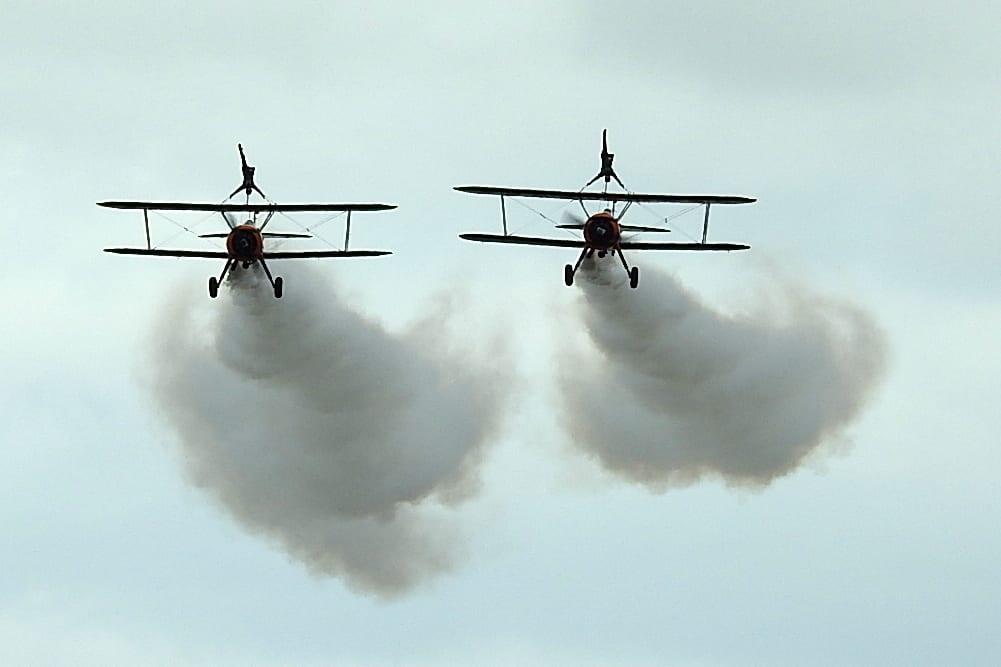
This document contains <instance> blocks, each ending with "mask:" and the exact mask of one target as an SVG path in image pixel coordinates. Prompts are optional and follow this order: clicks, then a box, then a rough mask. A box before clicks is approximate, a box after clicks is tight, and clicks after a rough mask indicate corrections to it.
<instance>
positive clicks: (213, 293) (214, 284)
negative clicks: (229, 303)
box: [209, 258, 236, 299]
mask: <svg viewBox="0 0 1001 667" xmlns="http://www.w3.org/2000/svg"><path fill="white" fill-rule="evenodd" d="M234 266H236V262H235V261H234V260H233V259H232V258H230V259H227V260H226V266H224V267H222V273H220V274H219V277H218V278H216V277H215V276H212V277H211V278H209V296H210V297H212V298H213V299H214V298H216V297H217V296H219V285H221V284H222V281H223V279H224V278H225V277H226V274H227V273H229V270H230V269H231V268H233V267H234Z"/></svg>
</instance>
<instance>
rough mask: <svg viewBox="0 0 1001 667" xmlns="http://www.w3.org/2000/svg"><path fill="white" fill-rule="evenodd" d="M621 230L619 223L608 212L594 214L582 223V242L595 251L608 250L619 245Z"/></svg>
mask: <svg viewBox="0 0 1001 667" xmlns="http://www.w3.org/2000/svg"><path fill="white" fill-rule="evenodd" d="M621 239H622V228H621V227H619V221H618V220H616V219H615V216H613V215H612V214H611V213H609V212H608V211H603V212H601V213H595V214H594V215H592V216H591V217H590V218H588V219H587V222H585V223H584V240H585V241H586V242H587V245H588V246H589V247H591V248H595V249H596V250H610V249H612V248H615V247H617V246H618V245H619V241H620V240H621Z"/></svg>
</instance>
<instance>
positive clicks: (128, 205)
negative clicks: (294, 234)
mask: <svg viewBox="0 0 1001 667" xmlns="http://www.w3.org/2000/svg"><path fill="white" fill-rule="evenodd" d="M97 205H98V206H104V207H106V208H121V209H143V210H147V211H216V212H226V213H229V212H233V213H236V212H244V213H296V212H309V211H312V212H317V213H319V212H324V211H330V212H332V211H388V210H390V209H393V208H396V206H395V205H393V204H272V203H268V202H265V203H262V204H208V203H199V202H177V201H161V202H155V201H102V202H98V203H97Z"/></svg>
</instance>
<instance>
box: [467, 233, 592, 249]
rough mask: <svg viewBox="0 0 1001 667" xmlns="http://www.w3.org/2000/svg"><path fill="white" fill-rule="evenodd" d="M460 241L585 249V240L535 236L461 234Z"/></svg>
mask: <svg viewBox="0 0 1001 667" xmlns="http://www.w3.org/2000/svg"><path fill="white" fill-rule="evenodd" d="M459 238H460V239H465V240H467V241H479V242H480V243H515V244H517V245H544V246H553V247H556V248H583V247H584V241H583V239H578V240H574V239H543V238H538V237H535V236H507V235H501V234H459Z"/></svg>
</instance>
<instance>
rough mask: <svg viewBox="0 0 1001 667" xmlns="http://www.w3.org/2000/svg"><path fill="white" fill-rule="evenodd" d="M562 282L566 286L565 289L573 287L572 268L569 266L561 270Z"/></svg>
mask: <svg viewBox="0 0 1001 667" xmlns="http://www.w3.org/2000/svg"><path fill="white" fill-rule="evenodd" d="M563 282H565V283H566V284H567V287H570V286H571V285H573V267H572V266H570V265H569V264H567V265H566V267H564V269H563Z"/></svg>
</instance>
